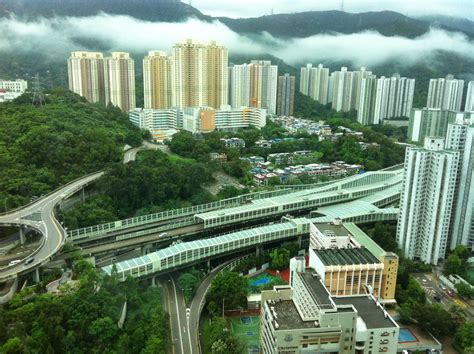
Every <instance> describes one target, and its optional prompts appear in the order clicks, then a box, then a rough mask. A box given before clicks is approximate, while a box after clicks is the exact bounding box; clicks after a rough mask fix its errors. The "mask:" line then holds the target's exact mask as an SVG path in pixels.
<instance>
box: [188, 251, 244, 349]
mask: <svg viewBox="0 0 474 354" xmlns="http://www.w3.org/2000/svg"><path fill="white" fill-rule="evenodd" d="M237 259H238V258H235V259H232V260H229V261H227V262H224V263H222V264H220V265H219V266H218V267H216V268H214V269H213V270H212V271H211V272H210V273H209V274H207V276H206V277H205V278H204V279H203V280H202V282H201V284H200V285H199V287H198V288H197V290H196V294H195V295H194V297H193V300H192V301H191V306H190V309H191V311H190V314H189V332H190V333H191V338H190V343H191V346H192V347H193V348H196V349H195V350H194V352H195V353H201V345H200V341H199V320H200V318H201V311H202V309H203V307H204V304H205V301H206V295H207V292H208V291H209V289H210V288H211V284H212V281H213V280H214V278H215V277H216V275H217V274H219V273H220V272H221V271H222V270H223V269H224V268H225V267H226V266H227V265H228V264H229V263H231V262H233V261H235V260H237Z"/></svg>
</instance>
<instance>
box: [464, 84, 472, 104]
mask: <svg viewBox="0 0 474 354" xmlns="http://www.w3.org/2000/svg"><path fill="white" fill-rule="evenodd" d="M464 112H474V81H469V84H468V85H467V94H466V105H465V106H464Z"/></svg>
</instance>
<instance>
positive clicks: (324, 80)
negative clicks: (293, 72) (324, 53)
mask: <svg viewBox="0 0 474 354" xmlns="http://www.w3.org/2000/svg"><path fill="white" fill-rule="evenodd" d="M328 91H329V69H328V68H324V67H323V64H319V65H318V67H317V68H313V64H307V65H306V67H302V68H301V71H300V92H301V93H302V94H304V95H307V96H309V97H311V98H312V99H313V100H315V101H318V102H319V103H321V104H327V103H328V101H329V100H330V99H329V97H328V93H329V92H328Z"/></svg>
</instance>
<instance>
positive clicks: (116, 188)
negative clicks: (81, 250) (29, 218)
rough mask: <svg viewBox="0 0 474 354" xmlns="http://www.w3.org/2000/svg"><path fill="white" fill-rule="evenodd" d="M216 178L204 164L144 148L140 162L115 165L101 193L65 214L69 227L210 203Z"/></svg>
mask: <svg viewBox="0 0 474 354" xmlns="http://www.w3.org/2000/svg"><path fill="white" fill-rule="evenodd" d="M211 179H212V175H211V171H210V170H209V169H208V168H207V166H206V165H205V164H203V163H200V162H196V161H194V160H190V159H180V158H170V157H168V156H167V155H165V154H164V153H162V152H160V151H142V152H140V154H139V155H138V158H137V161H133V162H129V163H128V164H123V163H115V164H111V165H110V166H109V167H108V168H107V169H106V172H105V175H104V176H103V177H101V178H100V179H99V181H98V182H97V189H98V192H99V195H98V196H95V197H92V198H91V199H89V200H87V201H86V203H84V204H83V205H80V206H78V207H76V208H74V209H71V210H69V211H66V212H65V213H64V219H65V221H66V225H68V227H69V228H76V227H83V226H88V225H95V224H98V223H104V222H110V221H113V220H116V219H121V218H126V217H130V216H133V215H136V214H137V213H139V214H147V213H153V212H159V211H163V210H167V209H172V208H180V207H185V206H190V205H193V204H201V203H206V202H208V201H211V200H212V196H210V195H209V193H208V192H207V191H205V190H203V189H202V188H201V185H202V184H206V183H209V182H210V181H211Z"/></svg>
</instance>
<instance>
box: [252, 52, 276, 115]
mask: <svg viewBox="0 0 474 354" xmlns="http://www.w3.org/2000/svg"><path fill="white" fill-rule="evenodd" d="M249 67H250V89H249V106H250V107H256V108H263V109H266V110H267V113H268V114H275V113H276V100H277V84H278V66H277V65H272V63H271V61H269V60H252V61H251V62H250V65H249Z"/></svg>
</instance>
